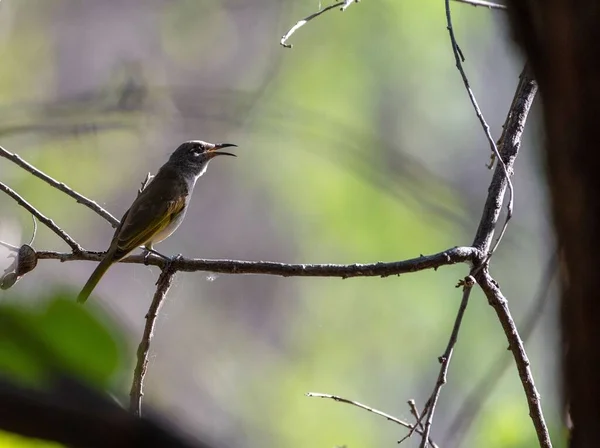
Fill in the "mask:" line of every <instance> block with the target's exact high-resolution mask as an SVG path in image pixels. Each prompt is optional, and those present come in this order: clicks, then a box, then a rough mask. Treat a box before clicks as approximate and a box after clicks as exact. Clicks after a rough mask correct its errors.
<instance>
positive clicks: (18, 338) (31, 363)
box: [0, 291, 124, 447]
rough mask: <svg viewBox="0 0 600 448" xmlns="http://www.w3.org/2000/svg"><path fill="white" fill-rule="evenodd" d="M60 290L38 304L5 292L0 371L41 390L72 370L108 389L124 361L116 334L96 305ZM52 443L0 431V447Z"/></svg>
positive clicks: (0, 327)
mask: <svg viewBox="0 0 600 448" xmlns="http://www.w3.org/2000/svg"><path fill="white" fill-rule="evenodd" d="M73 297H74V296H73V295H72V294H70V293H68V292H66V291H62V292H56V293H53V294H47V295H46V297H43V298H40V302H38V306H36V307H35V308H34V307H31V306H27V305H23V298H22V297H19V296H18V295H14V294H11V295H8V297H5V298H4V300H3V303H2V304H0V375H1V376H2V377H5V378H9V379H12V380H13V381H16V382H18V383H23V382H25V383H27V384H29V385H30V386H34V387H37V388H42V389H44V388H45V387H46V386H47V385H49V384H50V383H51V382H53V381H54V380H55V379H56V376H57V375H65V374H67V375H73V376H74V377H76V378H79V379H81V380H82V381H83V382H85V383H87V384H90V385H94V386H95V387H96V388H98V389H99V390H110V389H114V387H115V385H116V384H118V383H117V380H120V379H121V375H122V373H123V372H122V367H123V365H124V358H123V351H124V350H123V344H124V341H123V340H122V336H120V332H119V331H118V330H117V327H116V326H115V325H114V324H113V323H111V322H110V318H108V316H106V314H105V313H103V312H101V311H100V310H98V309H97V308H96V309H94V308H91V307H82V306H80V305H78V304H76V303H75V301H74V300H73ZM2 446H7V447H8V446H11V447H12V446H14V447H33V446H36V447H37V446H48V447H51V446H58V445H56V444H52V443H43V442H40V441H33V440H30V439H26V438H23V437H17V436H14V435H11V434H8V433H2V432H0V447H2Z"/></svg>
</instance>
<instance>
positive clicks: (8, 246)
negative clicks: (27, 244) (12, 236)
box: [0, 241, 19, 252]
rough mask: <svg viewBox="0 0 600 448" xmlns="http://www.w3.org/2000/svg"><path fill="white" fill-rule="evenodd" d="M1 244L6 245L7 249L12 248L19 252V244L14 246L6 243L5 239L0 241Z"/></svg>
mask: <svg viewBox="0 0 600 448" xmlns="http://www.w3.org/2000/svg"><path fill="white" fill-rule="evenodd" d="M0 246H4V247H6V248H7V249H9V250H12V251H14V252H18V251H19V248H18V247H17V246H13V245H12V244H10V243H6V242H4V241H0Z"/></svg>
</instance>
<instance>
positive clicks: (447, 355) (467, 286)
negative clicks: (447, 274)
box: [417, 276, 475, 448]
mask: <svg viewBox="0 0 600 448" xmlns="http://www.w3.org/2000/svg"><path fill="white" fill-rule="evenodd" d="M474 284H475V280H474V279H473V277H471V276H468V277H466V278H465V279H464V281H463V296H462V300H461V302H460V306H459V308H458V314H457V315H456V319H455V320H454V326H453V327H452V333H450V339H449V340H448V344H447V345H446V350H445V351H444V354H443V355H442V356H440V358H439V361H440V363H441V367H440V373H439V375H438V379H437V382H436V384H435V387H434V388H433V393H432V394H431V397H430V398H429V406H428V407H427V409H426V410H424V411H423V414H422V415H421V418H420V419H419V420H418V421H417V425H418V424H420V422H421V420H422V419H423V418H424V417H425V416H427V418H426V420H425V429H424V431H423V434H422V439H421V444H420V445H419V446H420V448H425V447H426V446H427V443H428V441H429V433H430V431H431V423H432V422H433V414H434V413H435V407H436V405H437V401H438V398H439V396H440V392H441V390H442V386H443V385H444V384H446V377H447V374H448V368H449V367H450V360H451V359H452V354H453V353H454V346H455V345H456V341H457V340H458V332H459V330H460V326H461V324H462V320H463V317H464V315H465V311H466V310H467V305H468V303H469V296H470V295H471V290H472V289H473V285H474Z"/></svg>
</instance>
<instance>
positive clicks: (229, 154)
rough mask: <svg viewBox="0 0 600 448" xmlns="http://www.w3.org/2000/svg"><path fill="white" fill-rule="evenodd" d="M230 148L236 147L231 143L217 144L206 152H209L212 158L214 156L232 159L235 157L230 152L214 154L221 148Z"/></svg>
mask: <svg viewBox="0 0 600 448" xmlns="http://www.w3.org/2000/svg"><path fill="white" fill-rule="evenodd" d="M230 147H236V148H237V145H234V144H233V143H217V144H215V146H214V147H213V148H211V149H209V150H208V152H210V153H211V154H212V156H213V157H215V156H232V157H237V156H236V155H235V154H232V153H230V152H225V151H223V152H216V151H218V150H219V149H223V148H230Z"/></svg>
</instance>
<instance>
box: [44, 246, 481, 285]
mask: <svg viewBox="0 0 600 448" xmlns="http://www.w3.org/2000/svg"><path fill="white" fill-rule="evenodd" d="M478 253H479V252H478V251H477V250H476V249H473V248H471V247H454V248H452V249H448V250H447V251H444V252H439V253H437V254H433V255H423V256H420V257H419V258H412V259H410V260H403V261H393V262H389V263H383V262H378V263H370V264H288V263H276V262H272V261H241V260H204V259H199V258H178V259H174V260H173V261H172V267H173V269H174V270H176V271H184V272H198V271H204V272H216V273H221V274H262V275H279V276H282V277H340V278H350V277H389V276H391V275H400V274H408V273H409V272H417V271H423V270H426V269H437V268H438V267H440V266H446V265H450V264H456V263H467V262H470V261H472V259H473V257H475V256H476V255H477V254H478ZM37 254H38V259H39V260H60V261H63V262H64V261H100V260H102V257H103V256H104V253H102V252H89V251H83V252H80V253H76V254H70V253H62V252H53V251H43V250H42V251H38V253H37ZM121 262H122V263H137V264H148V265H152V266H159V267H160V268H161V269H162V268H164V266H165V264H166V263H167V261H165V260H164V259H163V258H160V257H158V256H148V259H147V262H146V261H145V260H144V256H143V255H130V256H128V257H126V258H124V259H123V260H121Z"/></svg>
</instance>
